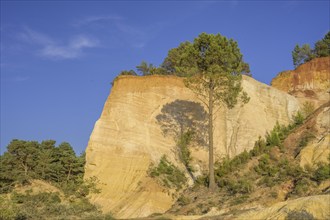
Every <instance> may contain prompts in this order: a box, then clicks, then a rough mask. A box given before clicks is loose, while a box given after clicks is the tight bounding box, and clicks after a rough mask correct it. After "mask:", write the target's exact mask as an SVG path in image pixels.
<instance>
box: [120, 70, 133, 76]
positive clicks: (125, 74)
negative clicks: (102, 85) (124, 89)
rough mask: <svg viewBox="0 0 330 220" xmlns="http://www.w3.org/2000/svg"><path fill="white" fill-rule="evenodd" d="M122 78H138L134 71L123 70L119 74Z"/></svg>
mask: <svg viewBox="0 0 330 220" xmlns="http://www.w3.org/2000/svg"><path fill="white" fill-rule="evenodd" d="M119 75H120V76H137V73H136V72H135V71H134V70H123V71H121V72H120V73H119Z"/></svg>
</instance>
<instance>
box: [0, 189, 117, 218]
mask: <svg viewBox="0 0 330 220" xmlns="http://www.w3.org/2000/svg"><path fill="white" fill-rule="evenodd" d="M0 201H1V203H0V219H8V220H9V219H113V218H112V217H111V215H110V214H106V215H103V214H102V213H101V212H100V211H98V210H97V208H96V206H94V205H92V204H91V203H89V201H88V200H87V199H86V198H73V199H70V201H61V198H60V196H59V193H49V192H41V193H38V194H29V193H25V194H23V193H17V192H14V193H12V194H11V197H7V198H4V197H0Z"/></svg>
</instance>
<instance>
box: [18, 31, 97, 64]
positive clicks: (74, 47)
mask: <svg viewBox="0 0 330 220" xmlns="http://www.w3.org/2000/svg"><path fill="white" fill-rule="evenodd" d="M19 38H20V39H21V40H23V41H24V42H26V43H29V44H32V45H36V46H37V47H39V48H38V49H37V54H38V55H40V56H42V57H44V58H48V59H55V60H60V59H74V58H78V57H80V56H81V55H82V54H83V50H84V49H86V48H94V47H97V46H99V43H98V41H97V40H95V39H92V38H90V37H87V36H83V35H79V36H75V37H74V38H72V40H71V41H69V42H68V43H66V44H63V43H58V42H57V41H55V40H53V38H51V37H49V36H47V35H45V34H43V33H40V32H37V31H34V30H32V29H30V28H24V31H23V32H21V33H20V34H19Z"/></svg>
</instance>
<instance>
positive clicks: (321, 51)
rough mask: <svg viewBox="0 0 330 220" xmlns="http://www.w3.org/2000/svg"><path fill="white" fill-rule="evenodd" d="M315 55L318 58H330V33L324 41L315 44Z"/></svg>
mask: <svg viewBox="0 0 330 220" xmlns="http://www.w3.org/2000/svg"><path fill="white" fill-rule="evenodd" d="M315 54H316V56H317V57H327V56H330V31H329V32H328V33H327V34H326V35H325V36H324V38H323V39H322V40H319V41H317V42H316V43H315Z"/></svg>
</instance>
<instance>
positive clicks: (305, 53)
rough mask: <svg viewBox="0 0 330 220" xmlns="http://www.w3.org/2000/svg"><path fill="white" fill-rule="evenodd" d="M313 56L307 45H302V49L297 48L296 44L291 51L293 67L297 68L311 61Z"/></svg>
mask: <svg viewBox="0 0 330 220" xmlns="http://www.w3.org/2000/svg"><path fill="white" fill-rule="evenodd" d="M313 56H314V55H313V52H312V49H311V48H310V46H309V44H304V45H302V47H299V45H298V44H297V45H296V46H295V48H294V50H293V51H292V59H293V65H294V66H295V67H297V66H299V65H301V64H303V63H305V62H308V61H310V60H311V59H313Z"/></svg>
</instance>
